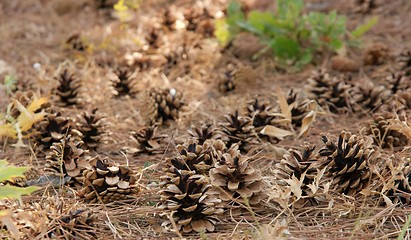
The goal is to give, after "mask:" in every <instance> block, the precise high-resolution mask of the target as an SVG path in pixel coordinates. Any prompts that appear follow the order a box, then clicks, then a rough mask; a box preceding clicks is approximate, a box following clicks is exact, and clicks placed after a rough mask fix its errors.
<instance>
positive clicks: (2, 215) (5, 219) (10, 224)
mask: <svg viewBox="0 0 411 240" xmlns="http://www.w3.org/2000/svg"><path fill="white" fill-rule="evenodd" d="M0 222H1V223H2V224H3V225H4V226H6V227H7V229H8V230H9V231H10V232H11V233H12V234H13V236H14V237H15V238H16V239H19V238H20V233H19V230H18V229H17V227H16V225H15V224H14V221H13V219H12V218H11V212H10V211H8V210H3V211H0Z"/></svg>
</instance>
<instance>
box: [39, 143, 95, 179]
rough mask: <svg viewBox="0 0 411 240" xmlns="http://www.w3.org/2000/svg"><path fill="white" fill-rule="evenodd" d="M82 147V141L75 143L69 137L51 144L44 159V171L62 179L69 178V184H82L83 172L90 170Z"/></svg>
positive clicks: (87, 158) (86, 154)
mask: <svg viewBox="0 0 411 240" xmlns="http://www.w3.org/2000/svg"><path fill="white" fill-rule="evenodd" d="M82 145H83V142H82V141H75V140H74V139H73V138H71V136H70V135H69V136H67V137H63V139H61V141H60V142H58V143H57V142H56V143H53V145H52V146H51V147H50V150H51V152H50V154H49V155H48V156H47V157H46V159H47V164H46V169H47V170H48V171H49V172H51V173H52V174H53V175H56V176H59V177H62V178H64V177H66V176H69V177H70V178H71V179H70V180H69V182H70V183H82V182H83V179H84V177H83V172H84V170H86V169H88V168H90V163H89V156H88V151H87V150H84V149H82V148H81V147H82Z"/></svg>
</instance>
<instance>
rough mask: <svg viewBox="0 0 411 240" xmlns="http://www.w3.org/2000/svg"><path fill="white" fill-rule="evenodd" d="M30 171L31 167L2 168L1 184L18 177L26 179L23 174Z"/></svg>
mask: <svg viewBox="0 0 411 240" xmlns="http://www.w3.org/2000/svg"><path fill="white" fill-rule="evenodd" d="M0 162H1V161H0ZM29 169H30V168H29V167H4V168H1V167H0V182H3V181H6V180H12V179H13V178H16V177H24V174H23V173H24V172H25V171H27V170H29Z"/></svg>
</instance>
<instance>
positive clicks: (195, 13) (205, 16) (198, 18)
mask: <svg viewBox="0 0 411 240" xmlns="http://www.w3.org/2000/svg"><path fill="white" fill-rule="evenodd" d="M184 19H185V20H186V22H187V24H186V29H187V30H188V31H195V32H197V33H199V34H202V35H203V36H205V37H211V36H213V34H214V23H213V22H212V19H213V17H212V16H211V15H210V13H209V11H208V10H207V9H206V8H202V9H201V8H188V9H186V10H185V11H184Z"/></svg>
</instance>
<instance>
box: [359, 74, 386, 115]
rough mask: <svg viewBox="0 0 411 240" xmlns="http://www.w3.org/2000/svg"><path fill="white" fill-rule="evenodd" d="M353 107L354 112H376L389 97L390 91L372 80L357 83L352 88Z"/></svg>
mask: <svg viewBox="0 0 411 240" xmlns="http://www.w3.org/2000/svg"><path fill="white" fill-rule="evenodd" d="M351 94H352V98H351V108H352V110H353V111H354V112H361V111H365V112H374V111H376V110H377V109H378V108H380V107H381V106H382V105H383V104H384V103H385V101H387V99H388V98H389V96H390V95H391V94H390V91H388V90H386V88H385V87H384V86H376V85H375V84H374V83H373V82H371V81H366V82H362V83H361V84H356V85H354V86H353V88H352V92H351Z"/></svg>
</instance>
